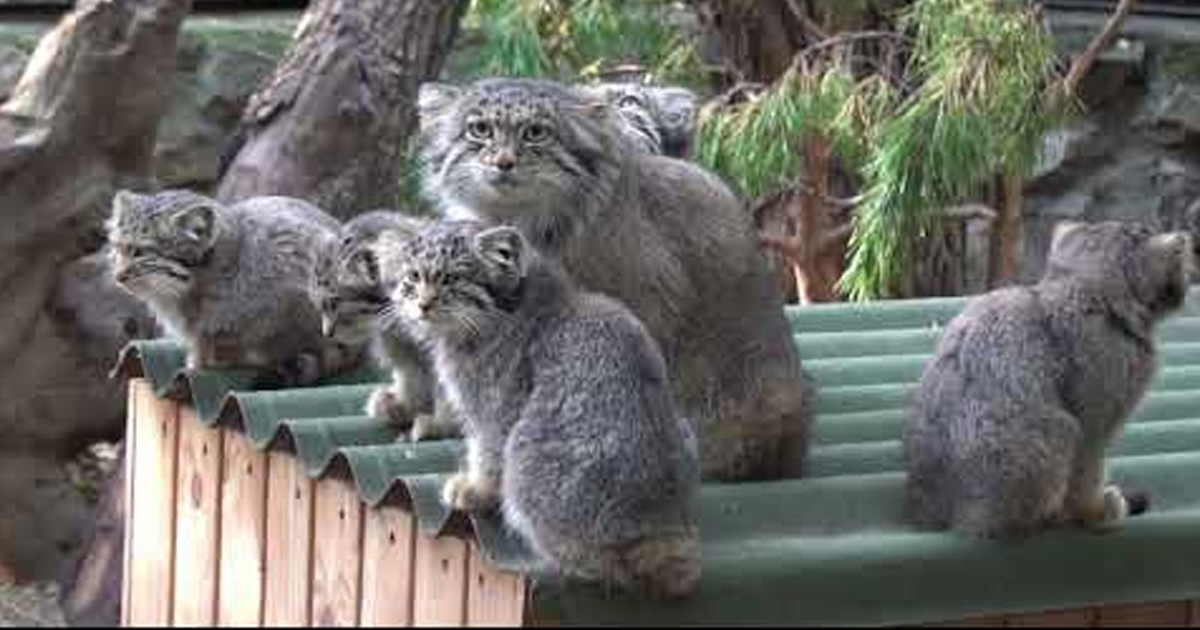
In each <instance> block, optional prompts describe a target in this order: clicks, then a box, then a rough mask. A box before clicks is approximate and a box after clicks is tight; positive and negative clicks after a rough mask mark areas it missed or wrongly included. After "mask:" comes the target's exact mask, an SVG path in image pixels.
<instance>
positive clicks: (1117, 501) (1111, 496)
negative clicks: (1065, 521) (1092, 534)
mask: <svg viewBox="0 0 1200 630" xmlns="http://www.w3.org/2000/svg"><path fill="white" fill-rule="evenodd" d="M1103 501H1104V510H1103V512H1102V513H1101V514H1100V515H1098V516H1099V518H1097V519H1095V520H1093V521H1092V522H1090V523H1088V524H1087V525H1088V527H1090V528H1091V529H1093V530H1095V531H1098V532H1111V531H1115V530H1118V529H1120V528H1121V527H1122V526H1123V525H1124V524H1125V519H1126V518H1128V517H1129V512H1130V510H1129V502H1128V501H1126V500H1125V493H1123V492H1121V489H1120V488H1118V487H1117V486H1108V487H1107V488H1105V489H1104V499H1103Z"/></svg>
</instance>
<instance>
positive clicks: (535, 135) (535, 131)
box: [521, 123, 550, 143]
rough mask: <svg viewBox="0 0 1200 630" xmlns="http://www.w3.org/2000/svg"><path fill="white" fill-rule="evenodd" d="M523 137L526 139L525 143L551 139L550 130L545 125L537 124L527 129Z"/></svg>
mask: <svg viewBox="0 0 1200 630" xmlns="http://www.w3.org/2000/svg"><path fill="white" fill-rule="evenodd" d="M521 135H522V137H523V138H524V139H525V142H533V143H536V142H541V141H543V140H545V139H546V138H548V137H550V129H549V128H548V127H546V126H545V125H539V124H536V123H535V124H532V125H529V126H528V127H525V131H523V132H522V134H521Z"/></svg>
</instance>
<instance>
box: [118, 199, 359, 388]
mask: <svg viewBox="0 0 1200 630" xmlns="http://www.w3.org/2000/svg"><path fill="white" fill-rule="evenodd" d="M337 229H338V224H337V221H336V220H335V219H333V218H332V217H330V216H329V215H327V214H325V213H324V212H322V211H321V210H320V209H318V208H317V207H316V206H313V205H311V204H308V203H305V202H303V201H300V200H298V199H290V198H285V197H257V198H253V199H248V200H246V201H242V202H240V203H236V204H233V205H224V204H221V203H219V202H217V201H216V200H213V199H210V198H208V197H205V196H203V195H198V194H196V193H193V192H189V191H185V190H168V191H165V192H160V193H157V194H152V195H142V194H137V193H133V192H128V191H122V192H119V193H117V195H116V197H115V198H114V200H113V214H112V218H111V220H110V221H109V226H108V236H109V244H110V249H111V252H112V263H113V265H112V271H113V277H114V279H115V281H116V282H117V284H118V285H120V286H121V287H123V288H124V289H126V290H127V291H129V292H130V293H132V294H133V295H134V296H136V297H138V298H139V299H141V300H142V301H144V302H145V303H146V304H147V305H148V306H149V307H150V309H151V310H152V311H153V312H154V314H155V315H156V316H157V317H158V319H159V321H160V322H161V323H162V324H163V326H164V327H165V328H166V329H167V330H168V331H170V332H172V333H174V335H175V336H177V337H179V338H180V339H182V340H184V341H185V342H186V343H187V344H188V347H189V353H188V366H189V367H190V368H192V369H196V368H251V369H259V370H268V371H273V372H274V373H275V374H276V375H277V376H278V377H279V380H280V382H281V384H283V385H307V384H311V383H313V382H315V381H316V380H318V379H319V378H320V377H321V376H323V375H327V374H331V373H334V372H338V371H340V370H342V369H345V368H346V367H347V364H348V363H349V362H351V361H352V360H353V357H352V356H351V355H352V354H353V353H352V352H347V349H346V348H345V347H344V346H342V345H341V344H338V343H336V342H333V341H329V340H326V339H324V338H323V337H322V336H321V319H320V314H319V313H318V312H317V309H315V308H314V307H313V305H312V303H311V302H310V301H309V299H308V286H309V282H310V276H311V273H312V268H313V262H314V257H315V255H316V252H319V251H321V250H322V249H324V248H325V247H328V246H329V243H330V242H331V241H332V239H334V238H335V235H336V233H337Z"/></svg>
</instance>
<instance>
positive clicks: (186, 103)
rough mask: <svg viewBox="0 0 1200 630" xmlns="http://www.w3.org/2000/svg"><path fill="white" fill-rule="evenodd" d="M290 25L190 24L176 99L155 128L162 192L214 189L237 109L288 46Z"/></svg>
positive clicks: (275, 22)
mask: <svg viewBox="0 0 1200 630" xmlns="http://www.w3.org/2000/svg"><path fill="white" fill-rule="evenodd" d="M238 19H239V20H242V19H245V18H238ZM294 22H295V21H294V20H291V19H287V18H278V19H275V20H265V19H252V21H251V22H249V23H242V22H235V21H233V20H217V19H211V18H197V19H193V20H192V21H191V22H189V24H188V25H187V27H186V28H185V30H184V36H183V40H182V42H181V44H180V53H179V54H180V61H179V63H180V65H179V76H178V78H177V80H176V81H177V83H176V91H175V97H174V100H173V102H172V105H171V109H170V111H169V112H168V113H167V116H166V118H164V119H163V122H162V124H161V125H160V126H159V134H158V144H157V146H156V148H155V163H156V175H157V178H158V180H159V183H160V184H161V185H162V186H164V187H190V188H197V189H201V190H208V189H211V188H212V187H213V185H214V184H215V183H216V181H217V179H218V177H220V174H221V173H220V168H221V161H222V157H223V156H224V155H225V154H226V153H227V152H228V151H229V150H230V147H231V143H232V142H233V141H234V137H233V136H234V131H235V130H236V129H237V124H238V120H239V119H240V118H241V114H242V109H243V108H244V107H245V104H246V101H247V100H249V98H250V95H251V94H253V93H254V90H255V88H256V87H258V84H259V82H260V81H262V80H263V78H265V77H267V76H269V75H270V73H271V71H272V70H273V69H274V68H275V63H276V61H277V59H278V58H279V56H280V55H281V54H282V52H283V50H284V48H286V46H287V44H288V43H289V42H290V39H291V29H292V26H293V25H294Z"/></svg>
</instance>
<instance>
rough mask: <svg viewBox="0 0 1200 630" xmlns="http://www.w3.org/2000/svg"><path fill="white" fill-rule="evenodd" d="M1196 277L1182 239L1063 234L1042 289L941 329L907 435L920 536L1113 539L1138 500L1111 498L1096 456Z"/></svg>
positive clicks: (1110, 229) (1064, 229) (1106, 230)
mask: <svg viewBox="0 0 1200 630" xmlns="http://www.w3.org/2000/svg"><path fill="white" fill-rule="evenodd" d="M1192 267H1193V254H1192V246H1191V241H1190V238H1189V236H1188V235H1187V234H1185V233H1171V234H1163V235H1156V234H1154V233H1153V232H1151V231H1150V230H1149V229H1148V228H1145V227H1141V226H1134V225H1129V224H1123V223H1100V224H1094V225H1088V224H1063V225H1060V226H1059V227H1058V229H1057V230H1056V233H1055V237H1054V242H1053V245H1052V246H1051V251H1050V256H1049V261H1048V270H1047V272H1046V275H1045V277H1044V278H1043V279H1042V280H1041V282H1039V283H1038V284H1036V285H1034V286H1032V287H1022V288H1010V289H1003V290H999V291H995V292H992V293H989V294H987V295H985V296H982V297H979V298H976V299H975V300H973V301H972V302H971V303H970V304H969V305H968V306H967V308H966V310H965V311H964V312H963V313H962V314H961V315H960V316H959V317H958V318H956V319H955V320H954V321H953V322H951V323H950V325H949V326H948V327H947V329H946V332H945V334H944V336H943V337H942V340H941V342H940V343H939V344H938V348H937V351H936V353H935V354H934V356H933V359H932V360H931V362H930V363H929V365H928V366H927V368H926V370H925V374H924V377H923V378H922V380H921V386H920V390H919V391H918V393H917V395H916V397H915V399H914V404H913V407H912V410H911V413H910V415H909V418H908V422H907V425H906V427H905V430H904V454H905V458H906V460H907V468H908V485H907V507H908V512H909V515H910V516H911V518H913V519H914V520H915V521H916V522H917V523H918V524H920V525H922V526H925V527H929V528H936V529H944V528H953V529H955V530H957V531H959V532H961V533H963V534H966V535H969V536H973V537H985V538H999V539H1019V538H1023V537H1026V536H1029V535H1031V534H1034V533H1036V532H1038V531H1040V530H1041V529H1043V528H1045V527H1048V526H1053V525H1057V524H1061V523H1081V524H1083V525H1085V526H1086V527H1089V528H1092V529H1097V530H1108V529H1114V528H1118V527H1120V526H1121V524H1122V522H1123V521H1124V519H1125V518H1126V517H1127V516H1128V515H1130V514H1131V513H1137V512H1139V511H1142V510H1144V509H1145V507H1146V505H1147V500H1146V498H1145V497H1144V496H1137V495H1127V494H1125V493H1123V492H1122V491H1121V489H1120V488H1118V487H1116V486H1113V485H1107V480H1106V475H1105V465H1104V451H1105V449H1106V447H1107V446H1108V445H1109V443H1110V442H1111V441H1112V440H1113V438H1114V437H1115V436H1116V435H1118V434H1119V433H1120V431H1121V430H1122V428H1123V426H1124V423H1125V420H1126V418H1127V416H1128V415H1129V413H1130V412H1131V411H1132V409H1133V408H1134V406H1136V405H1137V403H1138V401H1139V400H1141V398H1142V396H1143V394H1144V393H1145V392H1146V389H1147V387H1148V385H1149V383H1150V380H1151V378H1152V377H1153V374H1154V371H1155V368H1156V356H1155V341H1154V336H1153V333H1154V327H1155V325H1156V324H1157V323H1158V322H1159V321H1161V320H1162V319H1163V318H1165V317H1166V316H1167V315H1169V314H1170V313H1172V312H1174V311H1175V310H1177V309H1179V308H1180V307H1181V306H1182V304H1183V302H1184V299H1185V297H1186V295H1187V288H1188V278H1189V274H1190V273H1191V269H1192Z"/></svg>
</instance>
